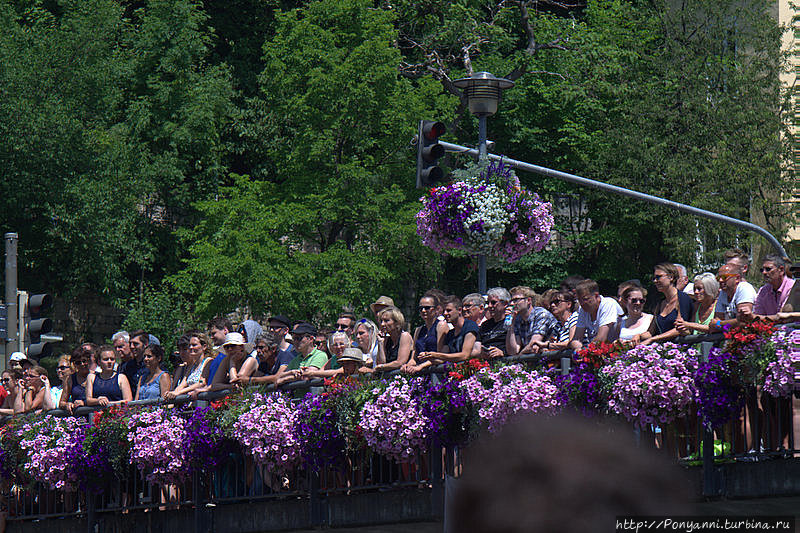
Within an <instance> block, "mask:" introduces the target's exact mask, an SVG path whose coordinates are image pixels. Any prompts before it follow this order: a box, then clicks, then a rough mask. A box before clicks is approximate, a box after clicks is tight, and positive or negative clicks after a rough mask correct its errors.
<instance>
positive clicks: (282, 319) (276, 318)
mask: <svg viewBox="0 0 800 533" xmlns="http://www.w3.org/2000/svg"><path fill="white" fill-rule="evenodd" d="M272 321H275V322H280V323H281V324H283V325H284V326H286V327H287V328H290V327H292V321H291V320H289V317H287V316H286V315H275V316H271V317H269V320H268V321H267V322H272Z"/></svg>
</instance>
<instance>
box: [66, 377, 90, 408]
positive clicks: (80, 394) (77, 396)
mask: <svg viewBox="0 0 800 533" xmlns="http://www.w3.org/2000/svg"><path fill="white" fill-rule="evenodd" d="M70 379H71V380H72V388H71V389H70V395H71V396H70V401H73V402H74V401H75V400H83V401H84V402H85V401H86V385H81V384H80V383H78V375H77V374H72V376H70Z"/></svg>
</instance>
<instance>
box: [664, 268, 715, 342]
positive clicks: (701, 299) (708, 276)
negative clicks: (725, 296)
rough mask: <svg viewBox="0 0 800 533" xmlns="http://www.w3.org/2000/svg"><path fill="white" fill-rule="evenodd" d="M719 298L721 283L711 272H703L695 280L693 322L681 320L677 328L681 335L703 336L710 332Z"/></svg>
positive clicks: (677, 322) (676, 323) (677, 323)
mask: <svg viewBox="0 0 800 533" xmlns="http://www.w3.org/2000/svg"><path fill="white" fill-rule="evenodd" d="M717 296H719V281H717V277H716V276H715V275H714V274H712V273H711V272H703V273H702V274H698V275H697V276H695V278H694V300H695V303H694V311H693V312H692V316H691V320H686V319H683V318H679V319H678V320H676V321H675V327H676V328H678V331H680V332H681V335H702V334H705V333H708V332H709V330H710V324H711V321H712V320H713V318H714V308H715V307H716V305H717Z"/></svg>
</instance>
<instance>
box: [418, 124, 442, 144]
mask: <svg viewBox="0 0 800 533" xmlns="http://www.w3.org/2000/svg"><path fill="white" fill-rule="evenodd" d="M446 131H447V128H446V127H445V125H444V123H442V122H433V121H427V120H426V121H425V123H424V124H423V126H422V134H423V135H424V136H425V138H426V139H428V140H429V141H435V140H436V139H438V138H439V137H441V136H442V135H444V134H445V132H446Z"/></svg>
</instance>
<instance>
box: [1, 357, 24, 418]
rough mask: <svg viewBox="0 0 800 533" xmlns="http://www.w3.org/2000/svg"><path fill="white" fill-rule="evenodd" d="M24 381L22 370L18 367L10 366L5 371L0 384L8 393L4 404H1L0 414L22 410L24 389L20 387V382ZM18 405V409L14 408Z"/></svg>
mask: <svg viewBox="0 0 800 533" xmlns="http://www.w3.org/2000/svg"><path fill="white" fill-rule="evenodd" d="M22 381H23V379H22V370H20V369H18V368H9V369H6V370H4V371H3V374H2V378H0V385H3V388H4V389H5V390H6V392H7V393H8V396H6V397H5V398H4V399H3V404H2V405H0V415H13V414H14V413H15V412H19V411H22V394H20V392H22V393H24V390H23V389H20V388H19V384H20V383H21V382H22ZM15 405H17V407H18V411H15V410H14V406H15Z"/></svg>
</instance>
